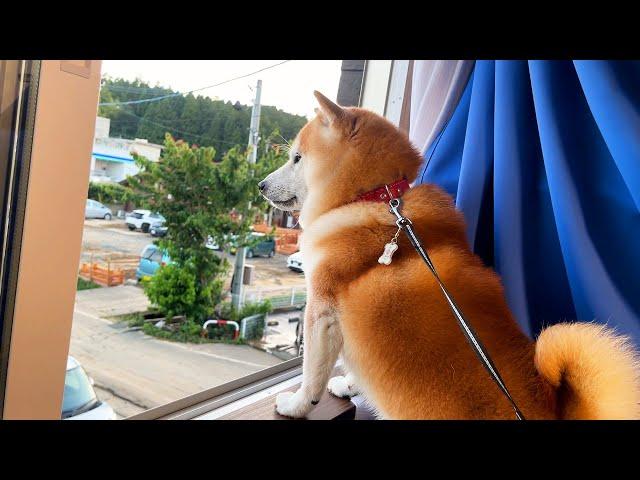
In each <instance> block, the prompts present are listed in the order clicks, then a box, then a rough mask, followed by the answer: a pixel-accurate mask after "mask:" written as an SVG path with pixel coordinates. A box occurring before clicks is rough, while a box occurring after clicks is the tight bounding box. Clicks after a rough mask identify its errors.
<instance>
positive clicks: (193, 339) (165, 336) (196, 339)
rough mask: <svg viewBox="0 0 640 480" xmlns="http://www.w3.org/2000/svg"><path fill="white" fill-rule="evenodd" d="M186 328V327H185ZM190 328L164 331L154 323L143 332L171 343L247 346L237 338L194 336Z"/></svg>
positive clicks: (144, 327) (146, 324)
mask: <svg viewBox="0 0 640 480" xmlns="http://www.w3.org/2000/svg"><path fill="white" fill-rule="evenodd" d="M183 327H184V325H183ZM188 330H190V328H180V329H179V330H178V331H176V332H172V331H169V330H163V329H162V328H158V327H156V326H155V325H154V324H153V323H151V322H149V323H145V324H144V325H143V326H142V331H143V332H144V333H146V334H147V335H151V336H152V337H156V338H160V339H162V340H169V341H171V342H182V343H227V344H231V345H245V344H246V343H247V342H245V341H244V340H243V339H242V338H237V339H235V340H233V339H231V338H225V337H221V338H207V337H201V336H200V335H198V334H194V333H191V332H189V331H188Z"/></svg>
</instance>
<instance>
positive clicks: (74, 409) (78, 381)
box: [62, 355, 116, 420]
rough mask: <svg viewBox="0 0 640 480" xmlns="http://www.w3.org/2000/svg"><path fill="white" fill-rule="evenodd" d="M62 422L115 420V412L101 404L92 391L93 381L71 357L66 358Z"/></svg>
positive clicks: (103, 403) (105, 404)
mask: <svg viewBox="0 0 640 480" xmlns="http://www.w3.org/2000/svg"><path fill="white" fill-rule="evenodd" d="M62 419H63V420H115V419H116V412H114V411H113V408H111V406H110V405H109V404H108V403H107V402H102V401H100V399H99V398H98V396H97V395H96V391H95V390H94V389H93V379H92V378H90V377H89V376H88V375H87V373H86V372H85V371H84V369H83V368H82V366H81V365H80V364H79V363H78V361H77V360H76V359H75V358H73V357H72V356H70V355H69V356H68V357H67V374H66V377H65V379H64V397H63V400H62Z"/></svg>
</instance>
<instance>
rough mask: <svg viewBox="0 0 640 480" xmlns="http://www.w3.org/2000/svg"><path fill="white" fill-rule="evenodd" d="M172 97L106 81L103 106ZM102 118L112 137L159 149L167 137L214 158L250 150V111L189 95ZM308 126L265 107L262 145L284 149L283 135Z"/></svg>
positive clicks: (105, 110)
mask: <svg viewBox="0 0 640 480" xmlns="http://www.w3.org/2000/svg"><path fill="white" fill-rule="evenodd" d="M172 93H175V92H174V91H173V90H170V89H167V88H162V87H152V86H151V85H149V84H147V83H145V82H142V81H139V80H135V81H128V80H122V79H110V78H105V79H103V81H102V88H101V89H100V103H103V102H128V101H131V100H141V99H145V98H152V97H158V96H161V95H169V94H172ZM98 115H100V116H102V117H107V118H110V119H111V130H110V134H109V135H110V136H111V137H120V138H130V139H133V138H146V139H148V140H149V141H150V142H153V143H160V144H161V143H162V142H163V141H164V135H165V133H166V132H169V133H171V135H173V136H174V137H175V138H177V139H183V140H184V141H186V142H188V143H190V144H197V145H199V146H208V147H209V146H210V147H214V148H215V149H216V158H217V159H220V158H221V157H222V155H224V153H225V152H226V151H227V150H228V149H230V148H231V147H233V146H234V145H241V146H242V147H245V146H246V145H247V141H248V137H249V123H250V119H251V106H247V105H240V104H239V103H238V102H236V103H235V104H234V103H232V102H225V101H222V100H212V99H211V98H208V97H203V96H194V95H192V94H189V95H178V96H175V97H170V98H166V99H163V100H159V101H154V102H147V103H139V104H133V105H121V106H101V107H100V108H99V110H98ZM306 121H307V119H306V118H305V117H303V116H300V115H292V114H290V113H287V112H283V111H282V110H279V109H277V108H275V107H270V106H264V105H263V106H262V108H261V115H260V136H261V139H262V141H261V145H263V146H264V142H268V143H271V144H279V143H284V140H283V139H282V138H281V137H280V135H282V137H284V138H285V139H286V140H287V141H290V140H291V139H293V138H294V137H295V136H296V134H297V133H298V131H299V130H300V128H302V126H303V125H304V124H305V123H306Z"/></svg>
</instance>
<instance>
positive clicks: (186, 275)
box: [142, 264, 200, 319]
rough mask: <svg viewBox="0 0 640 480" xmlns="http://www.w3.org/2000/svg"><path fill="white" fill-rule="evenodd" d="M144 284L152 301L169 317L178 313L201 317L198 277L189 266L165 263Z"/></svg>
mask: <svg viewBox="0 0 640 480" xmlns="http://www.w3.org/2000/svg"><path fill="white" fill-rule="evenodd" d="M142 285H143V288H144V291H145V293H146V294H147V297H149V300H150V301H151V303H152V304H153V305H155V306H156V307H157V308H158V310H159V311H160V313H162V314H163V315H165V316H166V317H167V318H171V317H173V316H176V315H185V316H186V317H187V318H188V319H194V318H198V317H199V313H200V312H199V311H198V308H197V307H198V305H197V304H196V278H195V275H194V274H193V273H192V272H191V271H190V270H189V269H188V268H184V267H179V266H177V265H173V264H169V265H165V266H163V267H160V269H158V271H157V272H156V274H155V275H154V276H153V277H151V278H149V279H145V280H144V281H143V282H142Z"/></svg>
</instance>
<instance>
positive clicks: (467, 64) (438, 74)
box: [405, 60, 474, 153]
mask: <svg viewBox="0 0 640 480" xmlns="http://www.w3.org/2000/svg"><path fill="white" fill-rule="evenodd" d="M473 65H474V61H473V60H414V61H413V68H412V74H411V78H410V79H408V80H410V82H411V85H410V92H409V88H407V91H406V93H405V94H409V93H410V95H411V98H410V101H409V102H405V105H408V108H409V112H405V113H408V115H409V138H410V139H411V141H412V142H413V143H414V144H415V146H416V147H418V148H419V149H420V151H421V152H422V153H424V152H426V151H427V149H428V148H429V145H431V142H432V141H433V140H434V139H435V138H436V136H437V135H438V133H440V130H441V129H442V127H443V126H444V125H445V123H446V122H447V121H448V120H449V118H450V117H451V115H452V114H453V111H454V110H455V108H456V106H457V105H458V101H459V100H460V97H461V96H462V92H463V91H464V88H465V86H466V85H467V81H468V79H469V75H470V74H471V71H472V70H473ZM410 71H411V70H410Z"/></svg>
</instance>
